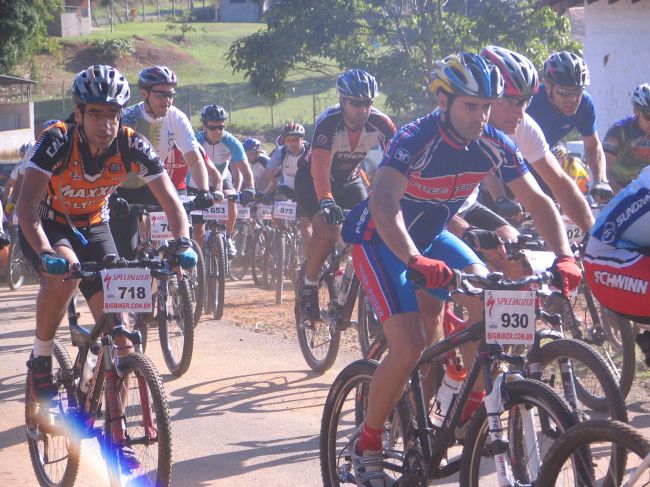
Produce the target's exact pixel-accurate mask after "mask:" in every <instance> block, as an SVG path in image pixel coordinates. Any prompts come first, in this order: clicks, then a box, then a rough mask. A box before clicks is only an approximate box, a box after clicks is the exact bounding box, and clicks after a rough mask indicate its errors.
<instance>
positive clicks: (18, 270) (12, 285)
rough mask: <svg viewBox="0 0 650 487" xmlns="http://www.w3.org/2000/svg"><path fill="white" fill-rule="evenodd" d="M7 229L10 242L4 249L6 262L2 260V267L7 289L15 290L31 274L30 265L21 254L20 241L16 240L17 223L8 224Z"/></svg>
mask: <svg viewBox="0 0 650 487" xmlns="http://www.w3.org/2000/svg"><path fill="white" fill-rule="evenodd" d="M7 231H8V233H9V236H10V237H11V243H10V244H9V247H8V248H7V250H5V251H4V252H6V262H2V267H4V270H5V275H6V276H7V284H9V289H11V290H12V291H15V290H17V289H20V287H21V286H22V285H23V284H24V282H25V278H26V277H27V276H28V275H30V274H31V266H30V265H29V263H28V262H27V260H26V259H25V257H24V256H23V252H22V250H21V249H20V242H19V241H18V224H17V223H16V224H10V225H8V226H7ZM3 255H5V254H3Z"/></svg>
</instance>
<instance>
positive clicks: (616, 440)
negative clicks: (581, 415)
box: [538, 420, 650, 487]
mask: <svg viewBox="0 0 650 487" xmlns="http://www.w3.org/2000/svg"><path fill="white" fill-rule="evenodd" d="M614 447H616V448H618V449H623V450H627V452H628V455H627V458H626V461H625V462H623V463H622V464H619V465H617V468H616V469H615V470H614V471H612V462H611V461H610V453H611V452H612V450H613V448H614ZM585 448H588V449H589V454H588V455H581V454H579V453H580V452H584V450H585ZM649 454H650V441H648V439H646V438H645V437H643V435H641V434H640V433H639V432H638V431H637V430H636V429H634V428H632V427H631V426H628V425H627V424H625V423H621V422H619V421H604V420H590V421H585V422H583V423H580V424H578V425H576V426H574V427H572V428H571V429H570V430H569V431H567V432H566V433H564V434H563V435H562V436H560V438H559V439H558V441H556V442H555V444H554V445H553V447H552V448H551V449H550V450H549V451H548V454H547V457H546V461H545V462H544V464H543V465H542V469H541V470H540V472H539V477H538V485H553V486H558V487H562V486H567V487H568V486H571V487H575V486H581V487H587V486H589V487H596V486H604V485H617V486H618V485H624V484H625V485H627V484H626V483H627V482H628V481H629V480H630V476H631V475H632V474H633V472H634V470H633V469H636V468H637V467H638V466H639V464H640V463H641V462H642V460H643V459H644V458H645V457H646V456H648V455H649ZM585 471H586V472H589V475H588V476H585V475H581V472H585ZM641 478H642V479H644V480H643V481H642V482H641V483H640V484H639V483H637V484H635V485H648V482H650V470H648V469H647V468H646V469H645V473H644V474H643V476H642V477H641Z"/></svg>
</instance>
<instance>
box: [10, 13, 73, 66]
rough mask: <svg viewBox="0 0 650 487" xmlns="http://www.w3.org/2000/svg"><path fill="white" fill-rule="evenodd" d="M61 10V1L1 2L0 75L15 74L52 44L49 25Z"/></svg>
mask: <svg viewBox="0 0 650 487" xmlns="http://www.w3.org/2000/svg"><path fill="white" fill-rule="evenodd" d="M60 8H61V1H60V0H3V1H2V2H0V73H10V72H12V71H13V69H14V68H15V67H16V66H17V65H18V64H20V63H21V62H23V61H24V60H25V59H27V58H29V57H30V56H31V54H32V53H33V52H35V51H37V50H39V49H41V48H42V47H43V46H46V45H47V44H48V38H47V23H48V22H49V21H50V20H51V19H52V16H53V14H54V13H55V12H57V11H58V10H59V9H60Z"/></svg>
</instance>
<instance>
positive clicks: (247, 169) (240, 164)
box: [230, 159, 255, 189]
mask: <svg viewBox="0 0 650 487" xmlns="http://www.w3.org/2000/svg"><path fill="white" fill-rule="evenodd" d="M233 164H234V165H235V167H237V169H239V174H240V175H241V179H242V186H241V187H242V189H249V188H250V189H255V180H254V179H253V170H252V169H251V165H250V164H249V163H248V159H242V160H241V161H234V162H233V161H231V162H230V165H231V167H232V165H233Z"/></svg>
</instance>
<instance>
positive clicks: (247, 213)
mask: <svg viewBox="0 0 650 487" xmlns="http://www.w3.org/2000/svg"><path fill="white" fill-rule="evenodd" d="M250 217H251V209H250V207H248V206H240V205H237V218H242V219H245V220H247V219H249V218H250Z"/></svg>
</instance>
